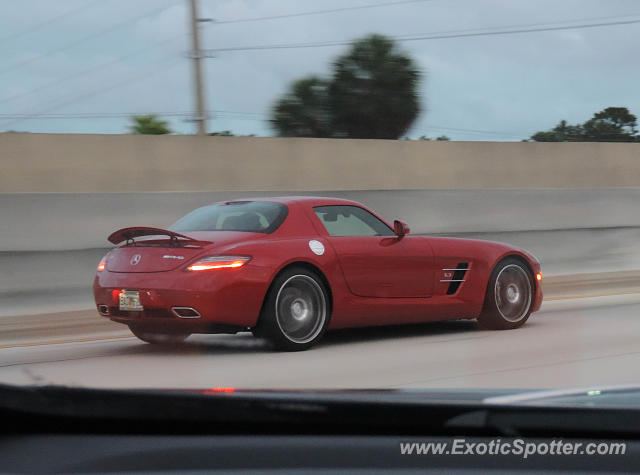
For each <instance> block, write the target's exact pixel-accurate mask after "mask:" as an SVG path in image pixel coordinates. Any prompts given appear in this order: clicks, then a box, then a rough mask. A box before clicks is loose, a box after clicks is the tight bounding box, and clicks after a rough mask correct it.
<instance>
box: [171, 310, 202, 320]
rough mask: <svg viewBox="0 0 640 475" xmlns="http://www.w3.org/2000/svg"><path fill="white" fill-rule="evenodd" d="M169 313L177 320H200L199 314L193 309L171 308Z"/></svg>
mask: <svg viewBox="0 0 640 475" xmlns="http://www.w3.org/2000/svg"><path fill="white" fill-rule="evenodd" d="M171 311H172V312H173V314H174V315H175V316H176V317H178V318H200V313H199V312H198V311H197V310H196V309H195V308H193V307H172V308H171Z"/></svg>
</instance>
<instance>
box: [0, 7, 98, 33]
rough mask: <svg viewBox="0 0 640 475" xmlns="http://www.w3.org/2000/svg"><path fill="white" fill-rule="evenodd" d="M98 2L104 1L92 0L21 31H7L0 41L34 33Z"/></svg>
mask: <svg viewBox="0 0 640 475" xmlns="http://www.w3.org/2000/svg"><path fill="white" fill-rule="evenodd" d="M98 3H104V0H94V1H93V2H89V3H85V4H84V5H82V6H80V7H77V8H74V9H72V10H68V11H66V12H64V13H61V14H60V15H56V16H54V17H53V18H49V19H48V20H45V21H42V22H40V23H36V24H35V25H33V26H31V27H29V28H27V29H26V30H22V31H16V32H14V33H9V34H8V35H6V36H3V37H0V42H4V41H7V40H12V39H15V38H19V37H20V36H25V35H28V34H30V33H34V32H36V31H38V30H41V29H42V28H45V27H47V26H49V25H52V24H53V23H55V22H57V21H58V20H62V19H66V18H69V17H70V16H75V15H77V14H78V13H81V12H83V11H84V10H87V9H89V8H91V7H93V6H94V5H97V4H98Z"/></svg>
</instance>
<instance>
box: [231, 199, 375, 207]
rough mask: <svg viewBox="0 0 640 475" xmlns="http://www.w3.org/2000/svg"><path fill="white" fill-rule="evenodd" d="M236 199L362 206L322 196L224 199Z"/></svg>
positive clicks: (354, 202)
mask: <svg viewBox="0 0 640 475" xmlns="http://www.w3.org/2000/svg"><path fill="white" fill-rule="evenodd" d="M236 201H273V202H276V203H282V204H291V203H303V204H305V205H307V206H311V207H313V206H331V205H334V206H335V205H346V206H349V205H350V206H354V205H355V206H363V205H362V204H361V203H358V202H357V201H352V200H346V199H342V198H331V197H323V196H264V197H256V196H252V197H247V198H238V199H235V200H229V201H225V203H233V202H236Z"/></svg>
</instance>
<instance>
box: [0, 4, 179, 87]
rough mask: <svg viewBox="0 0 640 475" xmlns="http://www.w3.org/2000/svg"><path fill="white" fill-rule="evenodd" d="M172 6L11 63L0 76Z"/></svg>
mask: <svg viewBox="0 0 640 475" xmlns="http://www.w3.org/2000/svg"><path fill="white" fill-rule="evenodd" d="M174 5H175V3H171V4H170V5H166V4H165V5H164V6H163V7H160V8H156V9H153V10H151V11H149V12H147V13H144V14H142V15H138V16H136V17H133V18H129V19H128V20H125V21H122V22H120V23H116V24H115V25H112V26H110V27H108V28H105V29H102V30H99V31H95V32H93V33H91V34H89V35H86V36H84V37H82V38H79V39H76V40H73V41H70V42H69V43H66V44H65V45H63V46H61V47H59V48H55V49H52V50H49V51H47V52H46V53H44V54H42V55H40V56H35V57H33V58H28V59H25V60H23V61H19V62H17V63H13V64H12V65H10V66H9V67H8V68H5V69H2V70H0V75H3V74H6V73H9V72H12V71H15V70H16V69H19V68H21V67H23V66H26V65H28V64H31V63H34V62H36V61H40V60H41V59H43V58H44V57H46V56H49V55H52V54H56V53H60V52H61V51H65V50H67V49H70V48H73V47H75V46H78V45H80V44H84V43H85V42H86V41H88V40H91V39H93V38H97V37H99V36H102V35H105V34H107V33H111V32H113V31H116V30H119V29H120V28H122V27H123V26H126V25H128V24H130V23H135V22H136V21H138V20H141V19H143V18H146V17H148V16H151V15H155V14H156V13H160V12H161V11H164V10H167V9H169V8H170V7H172V6H174Z"/></svg>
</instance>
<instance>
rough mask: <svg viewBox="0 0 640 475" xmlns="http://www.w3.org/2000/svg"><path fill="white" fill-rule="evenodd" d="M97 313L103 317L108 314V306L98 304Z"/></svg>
mask: <svg viewBox="0 0 640 475" xmlns="http://www.w3.org/2000/svg"><path fill="white" fill-rule="evenodd" d="M98 313H99V314H100V315H104V316H105V317H106V316H108V315H109V307H108V306H107V305H98Z"/></svg>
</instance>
